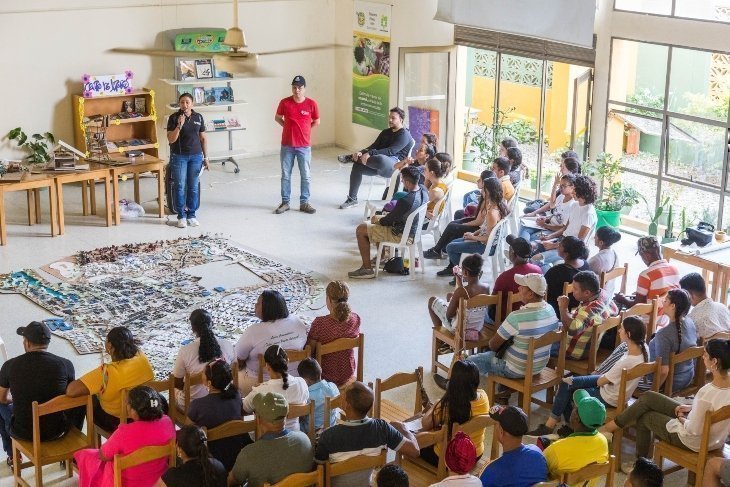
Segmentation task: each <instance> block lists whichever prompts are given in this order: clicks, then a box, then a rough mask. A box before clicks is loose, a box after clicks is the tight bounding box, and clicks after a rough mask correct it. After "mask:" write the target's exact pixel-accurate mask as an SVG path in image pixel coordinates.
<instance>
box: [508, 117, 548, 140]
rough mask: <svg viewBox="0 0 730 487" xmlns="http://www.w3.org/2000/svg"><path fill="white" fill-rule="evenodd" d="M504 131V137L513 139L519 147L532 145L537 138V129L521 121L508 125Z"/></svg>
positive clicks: (525, 121)
mask: <svg viewBox="0 0 730 487" xmlns="http://www.w3.org/2000/svg"><path fill="white" fill-rule="evenodd" d="M504 131H505V132H506V133H505V135H510V136H512V137H514V138H515V140H517V142H519V143H520V145H524V144H534V143H535V142H537V139H538V137H539V134H538V133H537V129H535V127H534V126H533V125H532V124H531V123H530V122H528V121H527V120H522V119H517V120H514V121H512V122H510V123H508V124H507V125H505V126H504Z"/></svg>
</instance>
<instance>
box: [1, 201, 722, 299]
mask: <svg viewBox="0 0 730 487" xmlns="http://www.w3.org/2000/svg"><path fill="white" fill-rule="evenodd" d="M0 203H2V200H0ZM718 274H719V277H718V279H720V282H719V285H718V286H717V287H719V288H720V296H719V301H720V302H721V303H722V304H727V292H728V288H730V266H721V267H720V271H719V272H718Z"/></svg>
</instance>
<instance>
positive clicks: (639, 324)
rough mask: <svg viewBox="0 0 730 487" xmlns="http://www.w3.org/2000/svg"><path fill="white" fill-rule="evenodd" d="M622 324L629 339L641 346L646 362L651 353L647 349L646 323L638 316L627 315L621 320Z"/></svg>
mask: <svg viewBox="0 0 730 487" xmlns="http://www.w3.org/2000/svg"><path fill="white" fill-rule="evenodd" d="M621 326H622V327H623V328H624V332H626V336H628V337H629V340H631V341H632V342H634V343H635V344H637V345H638V346H639V348H641V355H642V356H643V357H644V362H648V361H649V354H648V353H647V351H646V324H645V323H644V321H643V320H642V319H641V318H639V317H638V316H627V317H626V318H624V320H623V321H622V322H621Z"/></svg>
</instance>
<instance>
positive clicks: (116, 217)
mask: <svg viewBox="0 0 730 487" xmlns="http://www.w3.org/2000/svg"><path fill="white" fill-rule="evenodd" d="M112 178H113V181H112V187H113V188H114V190H113V191H112V198H113V200H112V207H113V208H114V224H115V225H119V223H121V217H120V216H119V178H118V177H117V175H116V174H115V173H112Z"/></svg>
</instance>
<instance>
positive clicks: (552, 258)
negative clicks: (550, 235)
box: [532, 249, 563, 274]
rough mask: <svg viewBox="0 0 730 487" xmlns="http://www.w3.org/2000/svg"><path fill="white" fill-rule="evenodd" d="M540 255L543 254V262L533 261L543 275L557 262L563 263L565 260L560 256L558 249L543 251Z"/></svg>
mask: <svg viewBox="0 0 730 487" xmlns="http://www.w3.org/2000/svg"><path fill="white" fill-rule="evenodd" d="M539 253H540V254H542V260H533V261H532V263H533V264H536V265H537V266H539V267H540V269H542V273H543V274H545V273H546V272H547V271H548V269H550V267H552V266H553V265H554V264H556V263H557V262H562V261H563V258H562V257H560V256H559V255H558V249H550V250H543V251H542V252H539Z"/></svg>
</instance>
